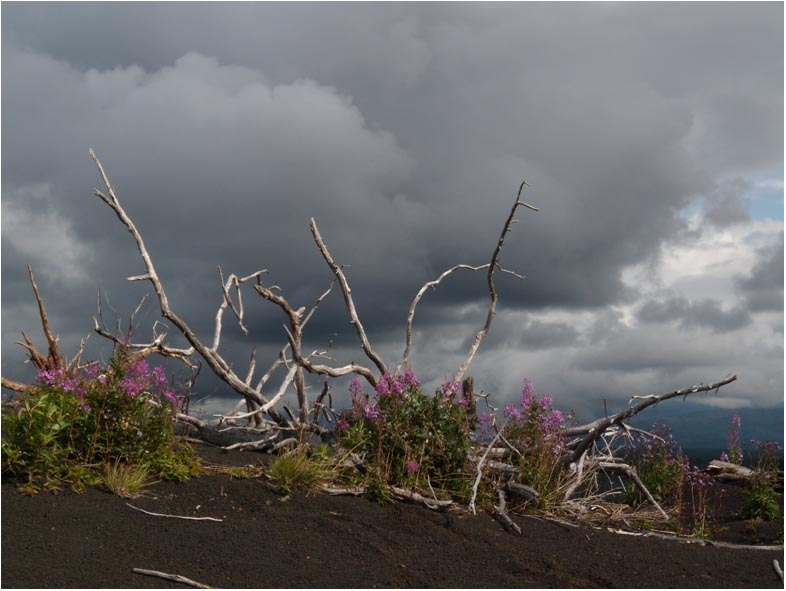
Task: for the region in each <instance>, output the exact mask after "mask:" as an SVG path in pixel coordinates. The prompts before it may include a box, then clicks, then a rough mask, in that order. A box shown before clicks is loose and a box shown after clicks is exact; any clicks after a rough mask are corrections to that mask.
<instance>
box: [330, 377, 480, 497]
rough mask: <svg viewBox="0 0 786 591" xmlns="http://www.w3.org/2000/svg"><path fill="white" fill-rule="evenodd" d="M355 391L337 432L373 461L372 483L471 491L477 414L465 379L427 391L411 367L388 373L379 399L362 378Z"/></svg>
mask: <svg viewBox="0 0 786 591" xmlns="http://www.w3.org/2000/svg"><path fill="white" fill-rule="evenodd" d="M350 393H351V394H352V409H351V411H349V412H347V413H345V414H344V416H343V417H342V419H341V420H340V421H339V422H338V425H337V436H338V440H339V442H340V444H341V445H342V446H343V447H345V448H347V449H351V450H354V452H356V453H357V454H359V455H361V456H362V457H364V458H365V461H366V462H367V463H368V464H369V470H367V473H368V477H367V478H366V479H365V480H366V482H365V484H366V485H367V486H370V487H371V486H373V487H376V488H379V485H380V483H386V484H389V485H397V486H402V487H405V488H410V489H413V490H415V489H424V490H429V492H430V494H432V493H433V491H440V490H441V491H443V493H442V494H443V495H444V496H457V497H463V496H467V495H468V493H469V490H470V487H471V482H470V481H471V478H472V474H471V472H470V470H469V460H468V456H469V452H470V450H471V449H472V445H473V442H472V439H471V435H472V431H473V429H474V427H475V425H476V422H477V419H476V417H475V414H474V412H473V411H472V410H471V409H470V401H469V400H468V399H466V398H464V397H463V395H462V391H461V386H460V384H458V383H456V382H452V383H451V382H449V383H445V384H443V385H442V386H441V387H440V388H439V389H438V390H437V392H436V394H435V395H434V396H427V395H426V394H424V393H423V392H422V390H421V388H420V382H419V381H418V379H417V378H416V377H415V374H414V373H413V372H412V371H411V370H409V369H407V370H405V371H404V372H403V373H402V374H401V375H398V376H393V375H390V374H384V375H383V376H382V377H381V378H380V380H379V381H378V382H377V385H376V392H375V393H374V396H373V398H372V397H370V396H369V394H368V393H366V392H365V391H364V390H363V387H362V385H361V383H360V381H359V380H357V379H355V380H353V381H352V383H351V384H350ZM382 496H384V495H382Z"/></svg>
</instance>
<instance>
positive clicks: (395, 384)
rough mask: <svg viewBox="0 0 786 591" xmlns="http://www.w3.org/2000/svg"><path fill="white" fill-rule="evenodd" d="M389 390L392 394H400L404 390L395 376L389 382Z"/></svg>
mask: <svg viewBox="0 0 786 591" xmlns="http://www.w3.org/2000/svg"><path fill="white" fill-rule="evenodd" d="M390 391H391V392H393V393H394V394H401V393H402V392H403V391H404V384H402V383H401V380H399V379H398V378H397V379H395V380H393V381H392V382H391V383H390Z"/></svg>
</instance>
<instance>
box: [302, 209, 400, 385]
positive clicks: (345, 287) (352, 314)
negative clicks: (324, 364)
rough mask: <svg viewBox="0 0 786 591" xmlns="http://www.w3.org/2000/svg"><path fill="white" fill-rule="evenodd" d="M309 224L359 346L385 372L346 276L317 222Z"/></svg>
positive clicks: (382, 372)
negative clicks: (370, 340)
mask: <svg viewBox="0 0 786 591" xmlns="http://www.w3.org/2000/svg"><path fill="white" fill-rule="evenodd" d="M309 225H310V227H311V234H312V236H313V237H314V242H316V244H317V247H318V248H319V251H320V252H321V253H322V257H323V258H324V259H325V262H326V263H327V264H328V267H330V270H331V271H333V274H334V275H335V276H336V279H338V283H339V285H340V286H341V293H342V294H344V302H345V303H346V305H347V311H348V312H349V318H350V322H351V323H352V325H353V326H354V327H355V330H356V331H357V333H358V338H359V339H360V346H361V347H362V348H363V351H364V352H365V353H366V356H367V357H368V358H369V359H370V360H371V361H373V362H374V365H376V366H377V369H378V370H379V372H380V373H381V374H385V373H387V372H388V368H387V365H385V362H384V361H382V358H381V357H380V356H379V355H378V354H377V353H376V351H374V349H373V348H372V347H371V343H370V342H369V340H368V337H367V336H366V330H365V329H364V328H363V324H361V322H360V318H358V313H357V310H356V309H355V302H353V301H352V290H351V289H350V287H349V283H348V282H347V278H346V276H345V275H344V271H343V270H342V268H341V267H340V266H339V265H338V264H336V261H334V260H333V257H332V256H331V255H330V251H328V249H327V246H325V242H324V241H323V240H322V236H320V234H319V229H318V228H317V223H316V221H314V218H311V222H310V224H309Z"/></svg>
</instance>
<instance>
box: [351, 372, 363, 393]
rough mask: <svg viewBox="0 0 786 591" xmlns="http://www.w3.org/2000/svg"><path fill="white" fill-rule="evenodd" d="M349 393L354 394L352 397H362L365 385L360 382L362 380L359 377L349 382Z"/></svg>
mask: <svg viewBox="0 0 786 591" xmlns="http://www.w3.org/2000/svg"><path fill="white" fill-rule="evenodd" d="M349 393H350V394H352V397H353V398H354V397H356V396H357V397H360V395H361V394H363V385H362V384H361V383H360V380H359V379H358V378H357V377H354V378H352V381H351V382H350V383H349Z"/></svg>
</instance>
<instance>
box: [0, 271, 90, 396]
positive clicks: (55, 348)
mask: <svg viewBox="0 0 786 591" xmlns="http://www.w3.org/2000/svg"><path fill="white" fill-rule="evenodd" d="M27 274H28V276H29V278H30V285H32V286H33V294H35V300H36V303H37V304H38V315H39V317H40V318H41V328H42V329H43V331H44V336H45V337H46V341H47V344H48V346H49V348H48V350H47V354H46V355H44V354H43V353H41V352H40V351H39V350H38V349H37V348H36V346H35V345H34V344H33V341H32V340H31V339H30V337H28V336H27V335H26V334H25V332H24V331H22V338H23V339H24V342H21V341H16V344H17V345H19V346H21V347H22V348H24V349H26V350H27V354H28V361H29V362H30V363H32V364H33V366H34V367H35V368H36V370H37V372H42V371H52V370H61V371H63V372H64V373H65V374H71V373H73V372H75V371H77V370H79V369H81V368H82V367H83V366H82V365H81V360H82V354H83V353H84V350H85V342H86V339H82V341H81V342H80V345H79V351H78V352H77V354H76V355H75V356H74V357H73V358H72V359H71V360H70V361H67V360H66V359H65V358H64V357H63V355H62V353H61V352H60V347H59V345H58V343H57V340H58V339H57V337H55V335H54V334H53V333H52V329H51V328H50V326H49V317H48V316H47V314H46V308H45V307H44V300H43V298H42V297H41V294H40V293H39V291H38V285H36V282H35V278H34V277H33V270H32V269H31V268H30V266H29V265H28V267H27ZM1 379H2V386H3V388H7V389H9V390H13V391H14V392H20V393H23V392H30V391H32V390H35V389H36V386H34V385H32V384H25V383H22V382H17V381H15V380H10V379H7V378H5V377H3V378H1Z"/></svg>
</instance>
